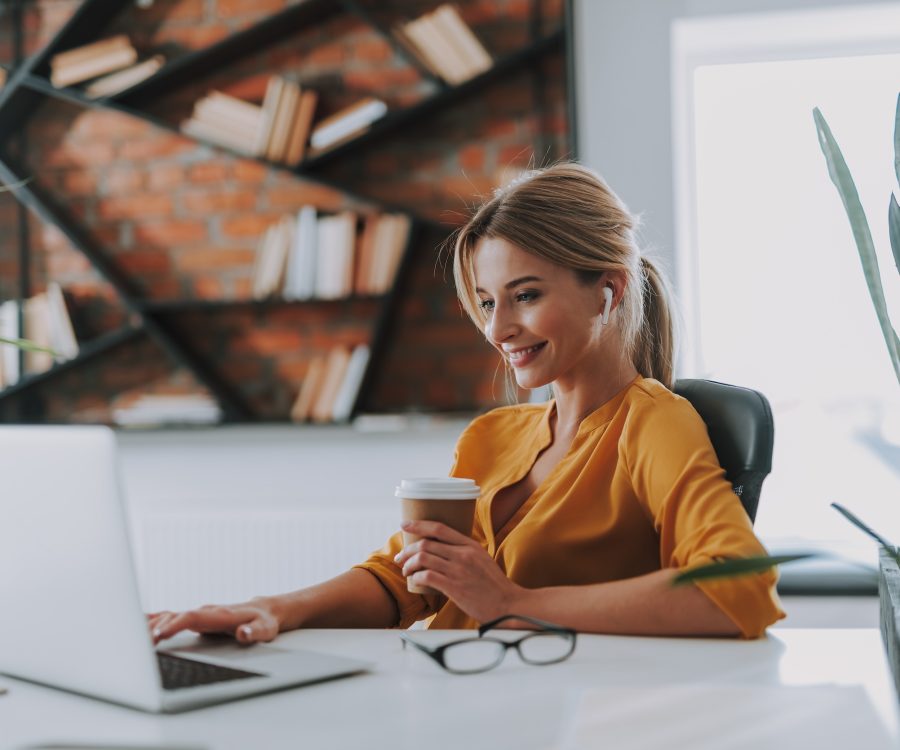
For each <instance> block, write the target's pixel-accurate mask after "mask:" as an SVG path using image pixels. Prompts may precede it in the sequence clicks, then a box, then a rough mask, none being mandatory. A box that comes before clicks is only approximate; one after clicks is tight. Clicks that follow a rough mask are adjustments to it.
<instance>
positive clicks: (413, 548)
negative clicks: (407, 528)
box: [394, 538, 460, 568]
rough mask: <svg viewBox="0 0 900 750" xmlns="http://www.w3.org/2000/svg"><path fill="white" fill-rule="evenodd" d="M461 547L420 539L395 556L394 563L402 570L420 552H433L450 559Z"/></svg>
mask: <svg viewBox="0 0 900 750" xmlns="http://www.w3.org/2000/svg"><path fill="white" fill-rule="evenodd" d="M459 547H460V545H458V544H446V543H444V542H438V541H436V540H434V539H430V538H426V539H419V540H417V541H415V542H413V543H412V544H408V545H406V546H405V547H404V548H403V549H402V550H400V551H399V552H398V553H397V554H396V555H395V556H394V562H395V563H397V565H399V566H400V567H401V568H402V567H403V565H404V564H405V563H406V561H407V560H408V559H409V558H410V557H412V556H413V555H415V554H417V553H419V552H431V553H433V554H435V555H438V556H440V557H443V558H445V559H449V558H450V556H451V555H452V554H453V552H454V551H455V550H456V549H458V548H459Z"/></svg>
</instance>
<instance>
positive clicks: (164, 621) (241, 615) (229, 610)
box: [147, 597, 281, 645]
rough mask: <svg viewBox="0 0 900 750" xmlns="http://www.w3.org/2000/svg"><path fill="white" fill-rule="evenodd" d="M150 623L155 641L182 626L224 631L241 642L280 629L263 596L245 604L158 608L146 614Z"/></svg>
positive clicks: (267, 636) (269, 637)
mask: <svg viewBox="0 0 900 750" xmlns="http://www.w3.org/2000/svg"><path fill="white" fill-rule="evenodd" d="M147 623H148V625H149V627H150V635H151V637H152V638H153V644H154V645H156V644H157V643H159V642H160V641H164V640H165V639H166V638H171V637H172V636H173V635H175V634H176V633H180V632H181V631H182V630H193V631H194V632H195V633H225V634H227V635H231V636H233V637H234V638H235V640H236V641H238V643H256V642H257V641H271V640H272V639H273V638H274V637H275V636H276V635H278V632H279V630H280V629H281V628H280V626H281V623H280V622H279V620H278V618H277V617H276V616H275V613H274V611H273V607H272V604H271V602H270V601H269V600H268V599H266V598H263V597H261V598H258V599H253V600H251V601H249V602H245V603H243V604H228V605H221V606H220V605H214V604H208V605H206V606H205V607H200V608H199V609H192V610H190V611H188V612H155V613H153V614H150V615H147Z"/></svg>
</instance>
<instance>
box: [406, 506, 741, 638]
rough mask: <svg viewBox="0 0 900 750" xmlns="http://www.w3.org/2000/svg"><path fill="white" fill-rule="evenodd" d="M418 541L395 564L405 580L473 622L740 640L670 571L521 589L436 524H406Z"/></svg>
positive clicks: (467, 542)
mask: <svg viewBox="0 0 900 750" xmlns="http://www.w3.org/2000/svg"><path fill="white" fill-rule="evenodd" d="M403 528H405V529H407V530H408V531H411V532H412V533H414V534H416V535H418V536H421V537H425V538H423V539H421V540H420V541H417V542H415V543H413V544H411V545H409V546H408V547H405V548H404V549H403V550H402V551H401V552H400V553H399V554H398V555H397V558H396V562H397V564H398V565H400V566H401V567H402V569H403V573H404V575H407V576H410V577H411V578H412V580H413V581H414V582H415V583H417V584H421V585H423V586H431V587H433V588H435V589H437V590H438V591H440V592H441V593H443V594H445V595H446V596H447V597H449V598H450V599H452V600H453V601H454V602H456V604H457V605H458V606H459V607H460V609H462V610H463V611H464V612H465V613H466V614H468V615H469V616H470V617H472V618H473V619H475V620H477V621H478V622H487V621H489V620H493V619H494V618H496V617H500V616H501V615H507V614H517V615H529V616H531V617H537V618H539V619H542V620H547V621H548V622H553V623H557V624H559V625H566V626H568V627H572V628H575V629H576V630H580V631H582V632H586V633H615V634H624V633H627V634H630V635H660V636H662V635H695V636H697V635H729V636H736V635H740V634H741V631H740V629H739V628H738V626H737V625H736V624H735V623H734V622H733V621H732V620H731V619H730V618H729V617H728V616H727V615H726V614H725V613H724V612H722V610H721V609H719V608H718V607H717V606H716V605H715V604H714V603H713V602H712V601H711V600H710V599H709V598H708V597H707V596H706V595H705V594H704V593H703V592H702V591H700V589H698V588H697V587H695V586H679V587H674V586H672V577H673V576H674V575H676V574H677V572H678V571H677V570H675V569H672V568H669V569H665V570H658V571H655V572H653V573H648V574H646V575H643V576H638V577H635V578H629V579H625V580H621V581H611V582H609V583H595V584H587V585H583V586H552V587H547V588H539V589H527V588H524V587H522V586H519V585H518V584H516V583H514V582H513V581H511V580H510V579H509V578H507V576H506V574H505V573H504V572H503V571H502V570H501V569H500V567H499V566H498V565H497V563H496V562H495V561H494V560H493V558H491V556H490V555H488V553H487V552H486V551H485V550H484V549H483V548H482V547H481V545H480V544H478V543H477V542H476V541H475V540H473V539H471V538H469V537H467V536H464V535H463V534H460V533H459V532H458V531H454V530H453V529H451V528H449V527H448V526H445V525H443V524H440V523H435V522H432V521H412V522H405V523H404V524H403Z"/></svg>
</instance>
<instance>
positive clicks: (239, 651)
mask: <svg viewBox="0 0 900 750" xmlns="http://www.w3.org/2000/svg"><path fill="white" fill-rule="evenodd" d="M165 650H166V651H167V652H168V653H171V654H176V655H178V656H184V657H187V658H190V657H192V656H195V657H200V658H201V659H202V658H204V657H207V658H209V659H215V660H216V661H221V662H226V663H228V664H235V665H240V664H242V663H243V664H245V665H246V666H245V668H246V669H250V668H251V667H250V663H251V662H252V663H253V664H254V665H256V666H261V665H264V664H265V663H266V662H270V661H272V660H279V661H283V660H284V659H285V658H290V657H291V656H292V655H293V654H294V653H296V652H293V651H290V650H288V649H284V648H277V647H275V646H266V645H263V644H259V643H257V644H253V645H250V646H243V645H241V644H240V643H235V641H233V640H232V639H230V638H229V639H227V640H224V639H222V640H219V639H203V640H201V641H198V642H195V643H193V644H192V645H190V646H182V647H179V648H173V649H165Z"/></svg>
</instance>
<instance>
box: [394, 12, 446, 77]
mask: <svg viewBox="0 0 900 750" xmlns="http://www.w3.org/2000/svg"><path fill="white" fill-rule="evenodd" d="M391 33H392V34H393V35H394V38H395V39H396V40H397V41H398V42H399V43H400V46H401V47H403V49H405V50H406V51H407V52H408V53H409V54H410V56H411V57H413V58H414V59H415V60H417V61H418V63H419V65H421V66H422V67H423V68H425V70H427V71H428V72H429V73H431V74H432V75H435V76H437V77H438V78H443V76H442V75H441V71H440V70H439V69H438V67H437V66H436V65H435V64H434V63H433V62H432V61H431V59H430V58H429V57H428V55H426V54H425V53H424V52H423V51H422V50H420V49H419V47H418V45H417V44H416V43H415V42H414V41H413V40H412V39H411V38H410V36H409V33H408V32H407V30H406V25H405V24H402V23H398V24H395V25H394V26H393V27H392V28H391Z"/></svg>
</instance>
